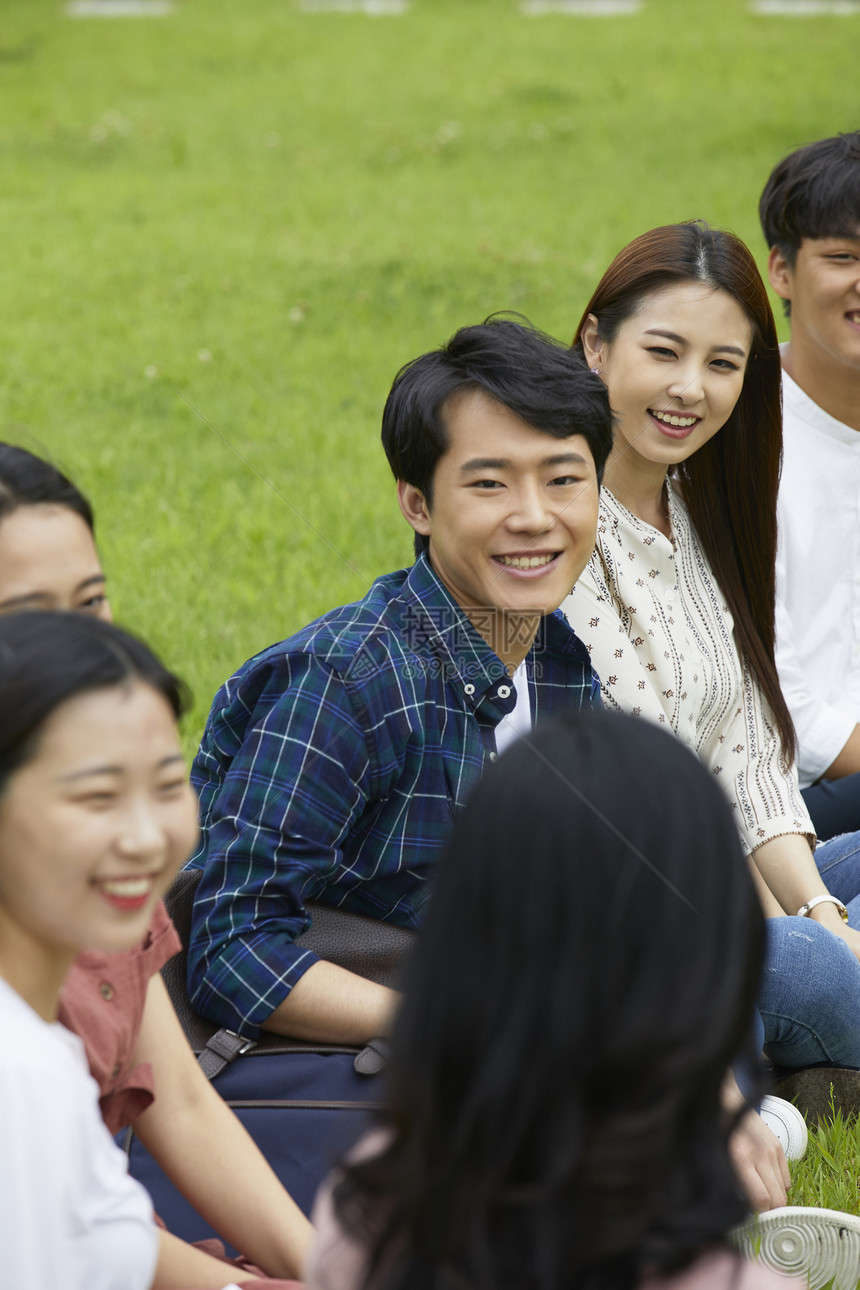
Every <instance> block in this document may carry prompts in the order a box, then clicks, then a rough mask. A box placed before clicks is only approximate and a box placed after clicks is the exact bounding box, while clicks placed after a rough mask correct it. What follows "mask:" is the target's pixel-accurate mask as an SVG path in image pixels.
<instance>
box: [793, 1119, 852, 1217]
mask: <svg viewBox="0 0 860 1290" xmlns="http://www.w3.org/2000/svg"><path fill="white" fill-rule="evenodd" d="M808 1127H809V1145H808V1147H807V1150H806V1155H805V1156H804V1157H803V1159H802V1160H797V1161H792V1162H791V1165H790V1169H791V1191H790V1193H789V1198H788V1202H789V1204H790V1205H815V1206H824V1207H825V1208H827V1209H841V1210H844V1211H845V1212H846V1213H848V1214H860V1124H858V1120H857V1117H856V1115H851V1116H847V1117H846V1116H844V1115H843V1114H842V1112H841V1111H840V1110H835V1111H834V1112H833V1114H832V1115H830V1116H829V1117H828V1118H827V1119H826V1120H824V1121H822V1122H821V1123H819V1124H812V1123H811V1124H809V1126H808Z"/></svg>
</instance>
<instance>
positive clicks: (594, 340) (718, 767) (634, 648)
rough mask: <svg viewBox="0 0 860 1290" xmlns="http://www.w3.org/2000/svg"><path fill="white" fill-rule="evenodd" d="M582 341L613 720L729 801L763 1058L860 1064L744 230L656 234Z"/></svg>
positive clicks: (595, 579)
mask: <svg viewBox="0 0 860 1290" xmlns="http://www.w3.org/2000/svg"><path fill="white" fill-rule="evenodd" d="M574 344H575V345H576V346H578V347H579V348H580V349H581V351H582V353H583V355H584V357H585V358H586V360H587V361H588V363H589V365H590V366H591V367H592V369H593V370H594V371H596V372H597V373H598V374H599V375H600V376H601V378H602V379H603V381H604V382H605V384H606V386H607V388H608V391H609V398H610V403H611V405H612V408H613V412H614V415H615V434H614V442H613V448H612V452H611V454H610V457H609V461H608V462H607V466H606V472H605V476H604V487H603V489H602V491H601V499H600V512H599V518H598V528H597V546H596V548H595V551H594V554H593V556H592V558H591V560H590V562H589V565H588V567H587V569H586V570H585V572H584V574H583V575H582V577H581V578H580V579H579V581H578V582H577V585H576V587H575V588H574V589H573V591H572V593H571V595H570V596H569V597H568V599H567V600H566V601H565V603H564V605H563V606H562V608H563V610H564V612H565V613H566V614H567V616H568V618H569V619H570V622H571V623H572V625H573V627H574V628H575V630H576V631H577V633H578V634H579V636H580V637H581V639H582V640H583V641H584V642H585V644H586V646H587V647H588V649H589V652H590V653H591V658H592V662H593V664H594V666H595V668H596V670H597V672H598V674H599V675H600V678H601V686H602V690H603V696H604V701H605V703H606V704H607V706H609V707H611V708H616V709H621V710H623V711H626V712H631V713H633V714H634V715H637V716H644V717H648V718H650V719H651V720H653V721H656V722H658V723H660V724H665V725H666V727H667V728H668V729H671V730H673V731H674V733H675V734H676V735H678V736H679V737H680V738H681V739H683V740H684V741H685V742H686V743H687V744H689V746H690V747H691V748H693V749H694V750H695V751H696V752H697V753H698V754H699V756H700V757H701V758H702V760H703V762H704V763H705V765H706V766H707V767H708V768H709V770H710V771H711V773H712V774H713V775H714V776H715V777H716V779H717V781H718V783H719V784H720V785H721V786H722V788H723V789H724V791H725V793H726V795H727V798H728V801H729V803H730V806H731V809H732V813H733V816H734V819H735V823H736V826H737V828H738V831H739V834H740V836H741V839H742V842H743V846H744V850H745V851H746V852H747V854H748V855H749V856H750V857H751V862H752V865H753V869H754V873H755V876H756V878H757V881H758V883H759V888H760V894H761V898H762V901H763V905H764V909H765V912H766V913H767V915H768V943H767V955H766V971H765V973H764V975H763V978H762V985H761V990H760V994H759V1008H760V1011H761V1014H762V1018H763V1021H764V1027H765V1052H766V1053H767V1054H768V1056H769V1057H770V1058H771V1059H772V1060H773V1061H774V1062H775V1063H777V1064H778V1065H781V1066H807V1065H813V1064H817V1063H835V1064H837V1065H845V1066H855V1067H860V1027H858V1026H857V1021H856V1018H857V1015H858V1010H860V962H858V957H860V933H858V931H856V930H855V927H857V926H860V900H856V899H855V898H856V897H857V895H858V892H860V835H856V834H855V835H846V836H845V837H843V838H839V839H834V840H833V841H830V842H827V843H825V844H824V845H822V846H819V847H818V848H817V849H816V850H815V854H814V857H813V851H812V846H811V843H814V840H815V837H814V830H813V827H812V823H811V821H810V819H809V816H808V813H807V811H806V807H805V805H804V802H803V799H802V797H801V796H800V790H799V787H798V783H797V775H796V773H795V770H794V766H793V760H794V730H793V727H792V723H791V718H790V716H789V713H788V709H787V707H786V704H785V700H784V699H783V697H782V692H781V690H780V688H779V681H778V678H777V673H776V667H775V664H774V582H775V576H774V568H775V556H776V492H777V484H778V481H779V467H780V454H781V418H780V363H779V350H778V347H777V338H776V328H775V326H774V321H773V316H772V314H771V311H770V306H769V304H768V301H767V293H766V291H765V288H764V284H763V283H762V280H761V277H760V276H759V273H758V270H757V269H756V266H755V262H754V261H753V258H752V256H751V255H750V253H749V251H748V250H747V248H746V247H745V246H744V245H743V243H742V242H741V241H739V239H738V238H736V237H734V236H733V235H732V234H731V233H726V232H722V231H720V230H717V229H712V228H709V227H708V226H707V225H704V224H698V223H689V224H672V225H666V226H664V227H662V228H657V229H652V230H651V231H650V232H649V233H645V234H643V235H642V236H641V237H639V238H636V239H635V240H634V241H633V242H631V243H630V245H629V246H627V247H625V248H624V249H623V250H622V251H621V252H619V254H618V255H617V256H616V258H615V260H614V261H613V262H612V264H611V265H610V267H609V268H608V269H607V271H606V273H605V274H604V275H603V277H602V279H601V280H600V282H599V284H598V286H597V287H596V289H595V291H594V294H593V296H592V297H591V300H590V301H589V302H588V304H587V305H586V307H585V311H584V313H583V317H582V320H581V322H580V324H579V327H578V328H577V332H576V336H575V339H574ZM842 902H844V905H843V904H842ZM845 906H848V908H847V909H846V908H845ZM783 915H788V917H784V916H783ZM849 919H850V922H849V921H848V920H849ZM771 1203H772V1204H773V1203H775V1202H774V1201H771Z"/></svg>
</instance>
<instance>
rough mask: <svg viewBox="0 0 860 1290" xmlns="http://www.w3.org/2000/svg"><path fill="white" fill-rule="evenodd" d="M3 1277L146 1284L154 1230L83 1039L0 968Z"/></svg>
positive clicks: (124, 1286) (79, 1287) (67, 1288)
mask: <svg viewBox="0 0 860 1290" xmlns="http://www.w3.org/2000/svg"><path fill="white" fill-rule="evenodd" d="M0 1034H2V1039H0V1259H2V1274H0V1281H2V1284H3V1285H4V1286H6V1285H8V1286H10V1287H12V1286H15V1287H16V1288H17V1287H21V1290H24V1288H25V1287H26V1288H27V1290H36V1288H37V1287H38V1290H42V1287H44V1288H45V1290H148V1288H149V1286H150V1285H151V1283H152V1278H153V1276H154V1274H155V1263H156V1258H157V1253H158V1234H157V1230H156V1228H155V1225H154V1223H153V1217H152V1203H151V1202H150V1199H149V1197H148V1196H147V1194H146V1192H145V1191H144V1189H143V1188H142V1187H141V1186H140V1184H139V1183H136V1182H135V1181H134V1180H133V1179H131V1178H129V1176H128V1172H127V1169H126V1159H125V1156H124V1155H123V1153H122V1152H121V1151H120V1150H119V1148H118V1147H117V1146H116V1145H115V1144H114V1142H113V1140H112V1139H111V1136H110V1134H109V1133H108V1131H107V1129H106V1128H105V1125H104V1123H103V1121H102V1118H101V1115H100V1113H99V1107H98V1088H97V1086H96V1084H95V1081H94V1080H93V1079H92V1077H91V1076H90V1074H89V1071H88V1070H87V1064H86V1058H85V1056H84V1049H83V1045H82V1043H81V1041H80V1039H78V1037H77V1035H73V1034H71V1033H70V1032H69V1031H68V1030H66V1029H65V1027H64V1026H61V1025H60V1024H59V1023H55V1024H54V1025H49V1024H48V1023H47V1022H45V1021H43V1020H42V1019H41V1017H39V1016H38V1015H37V1014H36V1013H35V1012H34V1011H33V1010H32V1008H30V1007H29V1005H28V1004H26V1003H25V1002H24V1000H23V999H22V998H21V997H20V995H18V994H17V993H16V992H15V991H14V990H13V989H12V988H11V986H9V985H8V983H7V982H6V981H4V980H3V979H2V978H0Z"/></svg>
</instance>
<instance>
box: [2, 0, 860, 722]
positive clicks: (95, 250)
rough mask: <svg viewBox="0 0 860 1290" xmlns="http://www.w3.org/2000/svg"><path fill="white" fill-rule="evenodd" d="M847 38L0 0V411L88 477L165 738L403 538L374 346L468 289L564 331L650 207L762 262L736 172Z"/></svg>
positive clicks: (693, 6)
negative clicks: (154, 657)
mask: <svg viewBox="0 0 860 1290" xmlns="http://www.w3.org/2000/svg"><path fill="white" fill-rule="evenodd" d="M858 36H860V21H858V20H857V19H854V18H838V17H834V18H828V19H817V20H815V21H807V20H801V19H776V18H754V17H751V16H750V15H749V14H748V12H747V6H746V4H745V3H741V2H740V0H726V2H725V3H720V4H716V3H705V2H704V0H647V3H646V5H645V7H644V9H643V11H642V12H641V13H640V14H638V15H636V16H633V17H627V18H614V19H597V18H570V17H563V16H548V17H542V18H529V17H525V16H523V15H522V14H521V13H520V12H519V10H518V6H517V4H516V2H515V0H413V4H412V8H411V10H410V11H409V12H408V13H407V14H406V15H404V16H403V17H399V18H373V17H367V16H364V15H344V14H323V13H304V12H302V11H301V10H300V8H299V7H298V5H297V4H295V3H294V2H293V0H253V3H247V4H243V5H239V4H236V3H235V0H179V3H178V4H177V8H176V11H175V12H174V14H173V15H172V16H171V17H169V18H167V19H163V20H153V19H150V20H147V19H139V20H127V21H122V20H111V21H99V20H91V21H73V20H71V19H70V18H68V17H66V16H65V14H64V11H63V7H62V5H61V4H60V3H57V0H5V2H4V5H3V9H2V13H0V237H2V246H3V248H4V256H3V266H2V282H3V292H2V297H3V308H2V310H0V352H1V353H2V358H3V381H2V384H0V434H2V435H3V436H4V437H5V438H8V439H11V440H14V441H17V442H20V443H24V444H26V445H28V446H31V447H33V448H34V449H35V450H37V451H42V452H45V453H48V454H50V455H51V456H53V457H55V458H56V459H57V460H58V461H59V462H61V463H62V464H63V465H64V466H65V467H66V468H67V469H68V470H69V471H70V472H71V473H72V474H73V475H74V477H75V478H76V479H78V480H79V481H80V482H81V483H82V484H83V485H84V486H85V487H86V488H87V489H88V490H89V491H90V493H91V495H92V497H93V500H94V502H95V505H96V508H97V513H98V517H99V530H100V538H101V545H102V549H103V554H104V558H105V561H106V564H107V568H108V572H109V576H110V583H111V588H112V592H113V597H114V602H115V608H116V610H117V613H118V615H119V617H120V619H121V620H122V621H124V622H125V623H127V624H128V625H130V626H132V627H134V628H136V629H138V630H139V631H141V632H143V633H144V634H145V635H147V636H148V637H149V638H151V639H152V640H153V641H154V643H155V644H156V645H157V646H159V647H160V648H161V649H162V650H163V651H164V652H165V654H166V655H167V656H168V658H169V660H170V661H171V662H172V663H173V664H174V665H175V666H176V667H177V668H178V669H179V670H180V671H181V672H182V673H183V674H184V675H185V676H186V677H187V678H188V680H189V681H190V683H191V685H192V687H193V690H194V693H195V695H196V707H195V710H194V713H193V715H192V719H191V721H190V723H189V726H188V729H187V736H186V737H187V742H188V746H189V747H192V746H194V745H196V741H197V737H198V735H199V731H200V728H201V725H202V722H203V720H204V718H205V714H206V712H207V710H208V706H209V702H210V699H211V696H212V694H213V692H214V690H215V689H216V688H217V686H218V685H219V684H220V682H221V681H222V680H223V679H224V678H225V676H227V675H228V674H229V672H230V671H231V670H232V669H233V668H234V667H235V666H236V665H237V664H238V663H240V662H241V661H242V660H243V659H245V658H246V657H247V656H248V655H250V654H251V653H253V652H254V651H255V650H257V649H258V648H261V647H262V646H265V645H266V644H268V643H270V642H271V641H273V640H276V639H279V638H281V637H283V636H285V635H287V634H288V633H289V632H291V631H292V630H293V629H295V628H297V627H298V626H300V625H301V624H303V623H304V622H306V621H307V620H308V619H310V618H311V617H313V616H314V615H316V614H318V613H320V612H322V611H323V610H324V609H326V608H328V607H330V606H332V605H334V604H338V603H341V602H343V601H345V600H349V599H352V598H354V597H355V596H357V595H359V594H361V592H362V591H363V590H364V588H365V587H366V585H367V584H368V583H369V582H370V581H371V579H372V578H373V577H374V576H375V575H376V574H377V573H380V572H382V571H385V570H387V569H390V568H395V567H398V566H399V565H401V564H404V563H406V562H408V560H409V558H410V550H411V547H410V541H409V534H408V532H407V531H406V528H405V525H404V523H403V521H402V520H401V518H400V516H399V513H398V511H397V508H396V504H395V500H394V494H393V489H392V486H391V481H390V479H389V476H388V472H387V467H386V464H385V462H384V459H383V456H382V453H381V450H380V448H379V446H378V426H379V415H380V410H381V406H382V403H383V400H384V398H385V395H386V393H387V390H388V387H389V384H390V382H391V379H392V377H393V375H394V373H395V372H396V370H397V369H398V368H399V366H400V365H401V364H402V363H403V362H405V361H406V360H407V359H409V358H411V357H413V356H414V355H416V354H417V353H420V352H422V351H423V350H425V349H428V348H431V347H433V346H435V345H436V344H438V343H440V342H441V341H442V340H444V339H445V337H446V336H447V335H449V334H450V332H451V331H453V330H454V329H455V328H456V327H457V326H459V325H461V324H463V323H467V322H473V321H477V320H479V319H481V318H482V317H483V316H484V315H485V314H487V313H489V312H490V311H492V310H496V309H516V310H520V311H522V312H524V313H526V314H527V315H529V316H530V317H531V318H532V319H533V320H534V321H535V322H536V323H538V324H539V325H540V326H542V327H544V328H546V329H547V330H548V331H550V332H553V333H554V334H557V335H559V336H562V337H567V336H569V335H570V334H571V333H572V331H573V328H574V325H575V323H576V321H577V318H578V315H579V312H580V310H581V307H582V305H583V303H584V301H585V299H586V298H587V294H588V292H589V290H590V288H591V287H592V286H593V284H594V282H595V281H596V278H597V277H598V276H599V274H600V272H601V271H602V269H603V268H604V267H605V265H606V263H608V261H609V259H610V258H611V256H612V255H613V254H614V252H615V251H616V250H617V249H618V248H619V247H620V246H621V245H622V244H623V243H624V242H625V241H627V240H629V239H630V238H631V237H632V236H634V235H636V234H637V233H639V232H641V231H643V230H644V229H645V228H647V227H649V226H651V225H653V224H655V223H659V222H664V221H669V220H676V219H681V218H687V217H694V216H701V217H704V218H707V219H710V220H713V221H716V222H718V223H721V224H725V225H727V226H729V227H731V228H733V229H735V230H736V231H737V232H739V233H740V234H741V235H742V236H744V237H745V238H747V239H748V240H749V241H750V242H751V244H752V245H753V246H754V247H755V249H756V252H757V253H758V254H759V257H760V259H762V258H763V255H762V251H763V248H762V246H761V240H760V235H759V233H758V230H757V225H756V202H757V198H758V193H759V191H760V189H761V186H762V184H763V182H764V179H765V177H766V175H767V173H768V170H769V168H770V166H771V165H772V164H773V163H774V162H775V160H776V159H777V158H778V157H779V156H780V155H781V154H782V153H784V152H785V151H787V150H788V149H790V148H791V147H793V146H795V145H797V144H799V143H801V142H804V141H806V140H809V139H812V138H815V137H817V136H821V135H824V134H827V133H833V132H835V131H836V130H839V129H848V128H851V127H854V126H856V125H857V124H858V122H859V121H860V111H858V99H860V94H858V78H857V74H856V50H857V47H858Z"/></svg>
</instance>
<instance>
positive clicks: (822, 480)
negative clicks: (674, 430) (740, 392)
mask: <svg viewBox="0 0 860 1290" xmlns="http://www.w3.org/2000/svg"><path fill="white" fill-rule="evenodd" d="M759 215H760V217H761V223H762V228H763V229H764V235H765V237H766V238H767V243H768V246H769V247H770V257H769V259H768V273H769V277H770V282H771V286H772V287H773V289H774V291H775V292H776V293H777V295H778V296H780V297H781V298H782V300H783V302H784V308H785V311H786V314H787V315H788V317H789V318H790V321H791V340H790V341H789V343H788V344H787V345H785V346H783V352H782V364H783V404H784V423H785V446H784V460H783V471H782V482H781V484H780V493H779V555H778V559H777V619H776V622H777V651H776V660H777V666H778V668H779V675H780V679H781V681H782V687H783V690H784V692H785V697H786V700H787V702H788V706H789V709H790V711H791V715H792V717H793V718H794V723H795V727H796V729H797V740H798V759H797V765H798V771H799V775H800V785H801V789H802V790H803V795H804V798H805V799H806V804H807V806H808V808H809V812H810V815H811V816H812V820H813V823H814V824H815V827H816V830H817V832H818V836H819V837H820V838H822V839H823V838H829V837H834V836H835V835H836V834H839V833H846V832H851V831H854V830H856V829H860V131H855V132H854V133H852V134H843V135H837V136H836V137H835V138H832V139H822V140H820V141H818V142H817V143H811V144H808V145H807V146H806V147H804V148H799V149H798V150H797V151H796V152H792V153H791V154H789V156H787V157H786V158H785V159H784V160H783V161H781V162H780V163H779V165H778V166H777V167H776V169H775V170H774V171H773V173H772V174H771V176H770V178H769V179H768V181H767V184H766V185H765V189H764V192H763V193H762V197H761V202H760V203H759Z"/></svg>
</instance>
